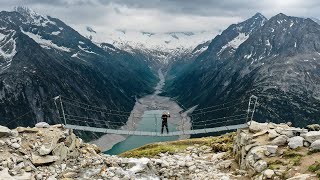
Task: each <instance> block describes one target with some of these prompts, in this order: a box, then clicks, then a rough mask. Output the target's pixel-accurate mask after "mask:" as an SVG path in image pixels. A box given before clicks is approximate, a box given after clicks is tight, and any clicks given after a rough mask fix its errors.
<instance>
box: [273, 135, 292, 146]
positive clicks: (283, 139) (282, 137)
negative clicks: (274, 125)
mask: <svg viewBox="0 0 320 180" xmlns="http://www.w3.org/2000/svg"><path fill="white" fill-rule="evenodd" d="M287 139H288V137H287V136H286V135H280V136H278V137H276V138H275V139H274V140H272V141H271V144H272V145H277V146H283V145H285V144H286V143H287Z"/></svg>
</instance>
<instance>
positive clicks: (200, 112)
mask: <svg viewBox="0 0 320 180" xmlns="http://www.w3.org/2000/svg"><path fill="white" fill-rule="evenodd" d="M244 103H245V102H241V103H238V104H234V105H232V106H228V107H223V108H219V109H214V110H210V111H204V112H199V113H195V114H190V116H195V115H198V114H206V113H209V112H216V111H220V110H224V109H228V108H230V107H234V106H238V105H240V104H244Z"/></svg>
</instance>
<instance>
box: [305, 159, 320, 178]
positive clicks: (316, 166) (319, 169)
mask: <svg viewBox="0 0 320 180" xmlns="http://www.w3.org/2000/svg"><path fill="white" fill-rule="evenodd" d="M308 170H309V171H311V172H314V173H316V174H317V176H318V178H320V163H319V162H318V161H316V162H315V163H313V164H312V165H311V166H309V168H308Z"/></svg>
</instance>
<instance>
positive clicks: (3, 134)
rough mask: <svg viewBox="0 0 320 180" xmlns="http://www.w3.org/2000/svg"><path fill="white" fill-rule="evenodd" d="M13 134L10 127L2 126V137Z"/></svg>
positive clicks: (0, 134)
mask: <svg viewBox="0 0 320 180" xmlns="http://www.w3.org/2000/svg"><path fill="white" fill-rule="evenodd" d="M11 135H12V132H11V130H10V129H9V128H7V127H5V126H0V137H7V136H11Z"/></svg>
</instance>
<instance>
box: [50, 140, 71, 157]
mask: <svg viewBox="0 0 320 180" xmlns="http://www.w3.org/2000/svg"><path fill="white" fill-rule="evenodd" d="M68 152H69V149H68V147H66V146H65V145H64V143H62V142H61V143H59V144H58V145H57V146H56V147H55V148H54V149H53V150H52V154H53V155H54V156H58V157H60V161H63V160H64V159H65V158H66V157H67V155H68Z"/></svg>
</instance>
